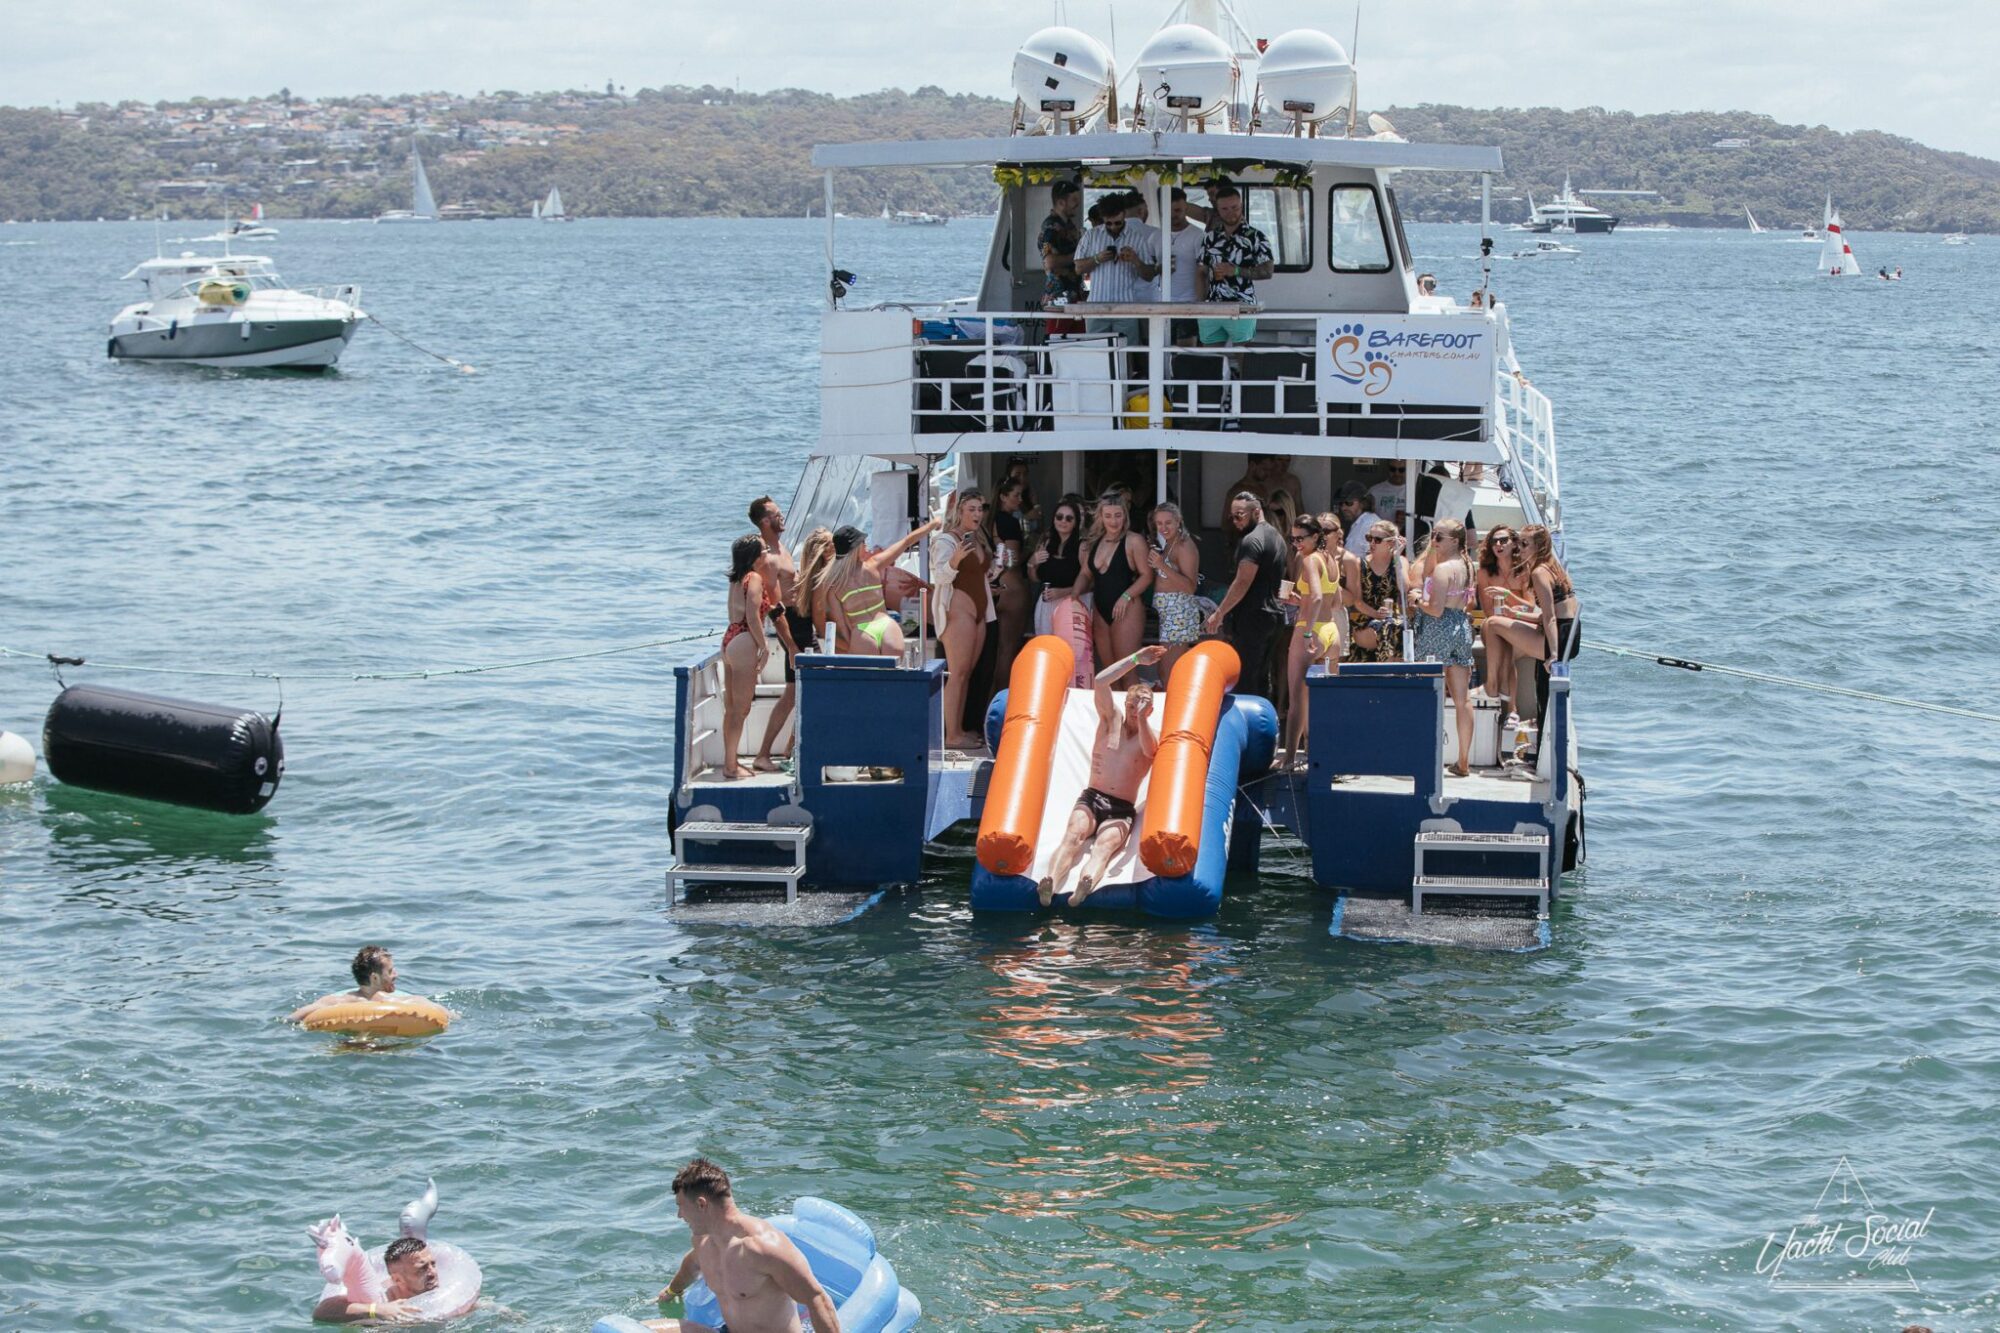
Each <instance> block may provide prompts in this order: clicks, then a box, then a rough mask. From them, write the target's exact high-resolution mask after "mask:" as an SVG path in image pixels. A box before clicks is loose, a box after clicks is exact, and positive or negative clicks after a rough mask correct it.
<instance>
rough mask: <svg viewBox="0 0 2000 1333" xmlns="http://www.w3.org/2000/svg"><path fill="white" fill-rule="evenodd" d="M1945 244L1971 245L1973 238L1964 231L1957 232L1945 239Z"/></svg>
mask: <svg viewBox="0 0 2000 1333" xmlns="http://www.w3.org/2000/svg"><path fill="white" fill-rule="evenodd" d="M1944 243H1945V244H1946V245H1971V244H1972V238H1971V237H1970V236H1968V235H1966V234H1965V233H1964V232H1962V231H1955V232H1953V233H1952V234H1951V235H1949V236H1947V237H1945V238H1944Z"/></svg>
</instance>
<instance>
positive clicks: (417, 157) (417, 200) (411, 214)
mask: <svg viewBox="0 0 2000 1333" xmlns="http://www.w3.org/2000/svg"><path fill="white" fill-rule="evenodd" d="M375 220H376V221H377V222H394V223H410V222H436V221H437V220H438V205H437V199H436V198H435V197H434V196H433V195H432V194H431V178H430V177H429V176H427V175H425V174H424V159H423V155H422V154H420V153H419V152H417V136H415V135H414V134H413V135H411V136H410V206H409V207H408V208H392V209H390V210H389V211H388V212H386V213H384V214H382V215H381V216H380V217H378V218H376V219H375Z"/></svg>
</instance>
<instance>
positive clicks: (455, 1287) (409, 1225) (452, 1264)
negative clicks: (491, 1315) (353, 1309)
mask: <svg viewBox="0 0 2000 1333" xmlns="http://www.w3.org/2000/svg"><path fill="white" fill-rule="evenodd" d="M437 1206H438V1193H437V1182H435V1181H425V1182H424V1192H423V1193H422V1194H421V1195H419V1196H418V1197H417V1198H414V1199H412V1200H410V1202H408V1203H407V1204H404V1205H403V1212H402V1215H401V1216H400V1217H399V1218H398V1219H397V1227H398V1230H399V1231H400V1232H401V1234H402V1235H404V1236H408V1237H412V1238H414V1239H416V1240H419V1241H422V1242H423V1246H424V1248H425V1249H427V1250H429V1251H430V1254H431V1258H432V1259H433V1260H435V1261H436V1264H437V1282H436V1284H435V1285H434V1286H432V1287H431V1288H430V1289H429V1290H428V1291H421V1292H418V1293H417V1294H416V1295H414V1296H411V1297H409V1298H407V1300H406V1302H405V1304H406V1305H407V1306H408V1308H409V1309H410V1310H411V1312H412V1313H413V1314H414V1316H415V1317H416V1318H418V1319H422V1320H425V1321H431V1322H435V1321H437V1320H441V1319H456V1318H457V1317H458V1316H460V1315H462V1314H465V1313H467V1312H469V1311H470V1310H471V1309H472V1307H473V1306H475V1305H477V1304H478V1303H479V1284H480V1280H481V1275H480V1272H479V1265H478V1264H477V1263H476V1262H474V1260H473V1258H472V1256H471V1255H469V1254H467V1253H466V1252H465V1251H464V1250H461V1249H459V1248H458V1247H457V1246H456V1245H453V1244H451V1243H450V1242H449V1241H442V1240H434V1239H432V1238H431V1236H430V1234H429V1231H430V1223H431V1218H432V1217H433V1216H434V1215H435V1214H436V1213H437ZM306 1234H307V1235H309V1236H311V1237H312V1240H313V1245H314V1247H315V1248H316V1249H317V1250H318V1254H319V1271H320V1276H321V1277H323V1278H325V1279H326V1287H325V1288H324V1289H323V1290H322V1291H321V1292H320V1301H321V1302H325V1301H326V1300H327V1299H328V1298H329V1297H332V1296H341V1297H344V1298H345V1299H346V1301H347V1303H348V1304H350V1305H387V1304H389V1303H390V1301H391V1299H392V1298H391V1297H390V1295H389V1269H388V1264H387V1262H386V1260H385V1258H384V1256H385V1254H386V1252H387V1250H388V1248H389V1247H388V1246H387V1245H383V1246H378V1247H376V1248H375V1249H372V1250H366V1249H363V1248H362V1246H361V1243H360V1242H359V1241H357V1240H356V1239H355V1238H354V1236H353V1233H351V1232H349V1231H348V1229H347V1225H346V1224H345V1223H344V1222H342V1221H341V1220H340V1215H339V1214H338V1213H336V1214H334V1215H333V1216H332V1217H330V1218H328V1219H326V1220H325V1221H324V1222H318V1223H315V1224H314V1225H312V1226H309V1227H307V1228H306Z"/></svg>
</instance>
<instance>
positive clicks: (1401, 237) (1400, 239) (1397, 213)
mask: <svg viewBox="0 0 2000 1333" xmlns="http://www.w3.org/2000/svg"><path fill="white" fill-rule="evenodd" d="M1382 193H1383V194H1384V195H1386V196H1388V199H1389V221H1391V222H1393V223H1395V224H1396V249H1397V250H1398V252H1400V253H1401V254H1402V256H1403V268H1404V270H1405V271H1408V270H1410V269H1413V268H1415V267H1416V266H1417V265H1416V261H1415V260H1414V259H1413V258H1412V257H1411V255H1410V234H1409V233H1408V232H1406V231H1404V230H1403V208H1402V205H1400V204H1398V203H1397V202H1396V192H1395V190H1393V189H1390V188H1388V187H1386V186H1385V187H1383V190H1382Z"/></svg>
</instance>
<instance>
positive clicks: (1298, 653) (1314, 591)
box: [1283, 514, 1344, 769]
mask: <svg viewBox="0 0 2000 1333" xmlns="http://www.w3.org/2000/svg"><path fill="white" fill-rule="evenodd" d="M1333 531H1334V539H1335V546H1336V547H1337V546H1338V542H1339V532H1340V529H1339V526H1338V525H1336V526H1335V527H1334V530H1333ZM1291 538H1292V552H1293V555H1294V557H1295V558H1296V559H1297V562H1298V571H1299V574H1298V581H1297V582H1296V583H1295V584H1294V585H1293V587H1294V588H1295V589H1296V591H1297V593H1298V608H1299V619H1298V625H1297V626H1296V627H1295V628H1294V629H1293V630H1292V641H1291V646H1290V649H1289V650H1288V652H1287V653H1286V656H1285V684H1286V687H1287V689H1288V690H1289V692H1290V694H1291V702H1292V706H1291V708H1290V709H1289V710H1287V712H1286V713H1285V736H1284V742H1285V758H1284V764H1283V767H1285V768H1286V769H1289V768H1291V766H1292V762H1293V761H1294V760H1295V759H1296V758H1297V757H1298V752H1299V742H1300V740H1301V739H1302V738H1303V737H1305V735H1306V734H1307V733H1306V711H1307V709H1306V703H1307V701H1306V672H1307V670H1309V669H1310V668H1311V666H1312V664H1313V663H1314V662H1324V661H1328V660H1329V659H1330V660H1332V661H1333V662H1335V663H1338V662H1339V661H1340V651H1339V649H1340V641H1341V633H1340V630H1341V623H1342V620H1343V619H1344V617H1342V616H1341V615H1340V603H1341V600H1342V597H1341V586H1340V579H1339V576H1338V575H1337V574H1336V573H1335V572H1334V566H1333V563H1332V557H1330V556H1329V555H1328V554H1327V531H1326V527H1325V525H1324V524H1323V523H1322V522H1321V521H1320V519H1319V517H1318V516H1317V515H1314V514H1300V515H1299V516H1298V517H1297V518H1296V519H1293V520H1292V526H1291Z"/></svg>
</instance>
